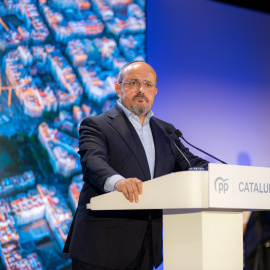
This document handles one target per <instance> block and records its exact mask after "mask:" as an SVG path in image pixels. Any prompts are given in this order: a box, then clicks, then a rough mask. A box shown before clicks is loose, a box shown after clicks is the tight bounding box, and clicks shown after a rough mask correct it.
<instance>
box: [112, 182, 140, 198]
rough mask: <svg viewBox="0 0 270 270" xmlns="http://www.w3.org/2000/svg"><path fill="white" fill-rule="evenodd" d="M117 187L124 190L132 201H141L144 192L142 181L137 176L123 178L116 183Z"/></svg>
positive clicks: (121, 190)
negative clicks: (140, 197)
mask: <svg viewBox="0 0 270 270" xmlns="http://www.w3.org/2000/svg"><path fill="white" fill-rule="evenodd" d="M115 189H116V190H118V191H120V192H122V193H123V194H124V196H125V197H126V199H127V200H129V201H130V202H133V201H134V200H135V202H139V195H140V194H142V181H141V180H139V179H137V178H127V179H122V180H120V181H118V182H116V184H115Z"/></svg>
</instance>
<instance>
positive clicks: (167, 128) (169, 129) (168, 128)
mask: <svg viewBox="0 0 270 270" xmlns="http://www.w3.org/2000/svg"><path fill="white" fill-rule="evenodd" d="M166 131H167V133H168V134H169V135H171V134H172V129H171V128H170V127H166Z"/></svg>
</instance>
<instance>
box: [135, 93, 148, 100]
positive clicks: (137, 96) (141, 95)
mask: <svg viewBox="0 0 270 270" xmlns="http://www.w3.org/2000/svg"><path fill="white" fill-rule="evenodd" d="M136 98H144V99H145V100H146V101H147V102H149V99H148V98H147V97H146V96H145V95H144V94H140V93H139V94H137V95H135V96H134V97H133V98H132V100H134V99H136Z"/></svg>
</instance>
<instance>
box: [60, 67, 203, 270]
mask: <svg viewBox="0 0 270 270" xmlns="http://www.w3.org/2000/svg"><path fill="white" fill-rule="evenodd" d="M156 82H157V75H156V72H155V71H154V69H153V68H152V67H151V66H150V65H148V64H147V63H145V62H130V63H128V64H126V65H125V66H124V67H123V68H122V69H121V72H120V74H119V79H118V83H117V84H116V85H115V90H116V92H117V94H118V97H119V100H118V102H117V104H115V105H114V106H113V107H112V109H110V110H109V111H108V112H106V113H103V114H101V115H99V116H95V117H89V118H86V119H84V120H83V121H82V123H81V126H80V150H79V154H80V156H81V165H82V172H83V175H84V178H83V180H84V182H85V183H84V186H83V189H82V191H81V194H80V199H79V205H78V208H77V211H76V214H75V217H74V220H73V223H72V225H71V228H70V232H69V235H68V238H67V241H66V245H65V248H64V252H69V255H70V257H71V258H72V267H73V269H74V270H77V269H90V270H108V269H114V270H122V269H123V270H124V269H125V270H127V269H130V270H131V269H133V270H152V269H153V266H155V267H158V266H159V265H160V264H161V262H162V211H161V210H132V211H126V210H125V211H90V210H87V209H86V204H87V203H89V201H90V199H91V198H92V197H94V196H98V195H100V194H103V193H105V192H109V191H113V190H117V191H119V192H122V193H123V194H124V196H125V197H126V198H127V199H128V200H129V201H130V202H131V203H134V202H138V201H139V195H140V194H142V192H143V190H142V182H143V181H147V180H150V179H152V178H155V177H159V176H162V175H165V174H168V173H171V172H173V171H181V170H188V169H189V164H188V163H187V161H186V160H185V158H184V157H183V155H181V154H180V152H179V151H178V150H177V148H176V147H175V145H174V143H173V140H174V141H175V143H177V144H178V147H179V148H180V149H181V151H182V152H183V153H184V155H185V156H186V158H187V159H188V160H189V162H190V164H191V166H192V167H195V166H196V167H207V162H206V161H204V160H202V159H200V158H198V157H196V156H194V155H192V154H191V153H190V152H189V151H188V149H187V148H185V147H184V146H183V145H182V144H181V143H180V141H179V139H178V138H177V137H176V136H175V135H172V136H173V138H172V137H171V135H169V134H168V133H167V132H166V128H167V127H170V128H171V129H172V131H174V130H175V128H174V127H173V126H172V125H171V124H168V123H166V122H164V121H161V120H159V119H157V118H155V117H153V112H152V111H151V107H152V106H153V103H154V98H155V95H156V94H157V88H156ZM173 134H174V132H173ZM157 200H158V198H157Z"/></svg>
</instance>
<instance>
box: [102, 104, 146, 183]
mask: <svg viewBox="0 0 270 270" xmlns="http://www.w3.org/2000/svg"><path fill="white" fill-rule="evenodd" d="M107 114H108V117H109V118H110V120H109V124H110V125H112V126H113V127H114V129H115V130H116V131H117V132H118V133H119V134H120V136H121V137H122V139H123V141H124V142H125V143H126V144H127V146H128V147H129V148H130V151H131V152H132V153H133V155H134V156H135V158H136V160H137V162H138V164H139V166H140V167H141V169H142V171H143V173H144V176H145V179H146V180H148V179H150V178H151V175H150V169H149V166H148V161H147V157H146V154H145V151H144V148H143V145H142V143H141V140H140V138H139V136H138V134H137V132H136V130H135V128H134V127H133V125H132V124H131V123H130V121H129V120H128V118H127V116H126V115H125V113H124V112H123V111H122V110H121V109H120V108H119V107H118V106H117V105H114V106H113V108H112V109H111V110H110V111H108V112H107ZM141 180H143V179H141Z"/></svg>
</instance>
